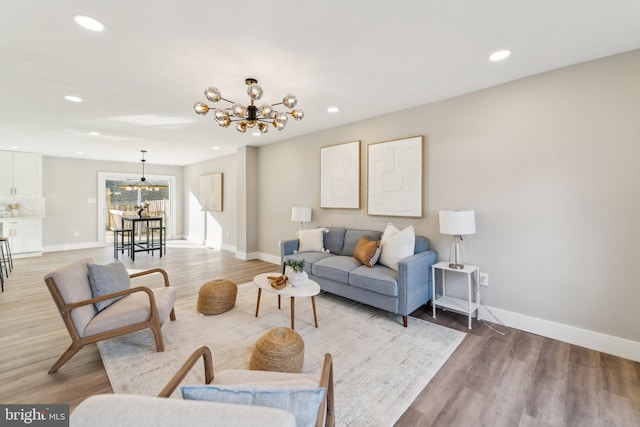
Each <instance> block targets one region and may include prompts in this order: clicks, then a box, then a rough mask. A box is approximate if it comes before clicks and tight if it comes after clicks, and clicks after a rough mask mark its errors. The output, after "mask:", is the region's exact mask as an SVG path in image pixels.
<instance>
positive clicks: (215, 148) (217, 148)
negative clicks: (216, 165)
mask: <svg viewBox="0 0 640 427" xmlns="http://www.w3.org/2000/svg"><path fill="white" fill-rule="evenodd" d="M211 149H212V150H219V149H220V147H218V146H217V145H216V146H215V147H211Z"/></svg>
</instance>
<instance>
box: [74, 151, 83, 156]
mask: <svg viewBox="0 0 640 427" xmlns="http://www.w3.org/2000/svg"><path fill="white" fill-rule="evenodd" d="M76 154H77V155H78V156H82V155H83V154H84V153H83V152H82V151H76Z"/></svg>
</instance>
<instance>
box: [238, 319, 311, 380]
mask: <svg viewBox="0 0 640 427" xmlns="http://www.w3.org/2000/svg"><path fill="white" fill-rule="evenodd" d="M302 362H304V341H302V337H301V336H300V335H298V333H297V332H296V331H294V330H293V329H291V328H286V327H284V326H280V327H277V328H271V329H269V330H268V331H267V332H265V333H264V334H263V335H262V336H261V337H260V338H258V341H256V345H255V346H254V347H253V352H252V353H251V361H250V362H249V368H250V369H253V370H259V371H278V372H296V373H297V372H300V371H301V370H302Z"/></svg>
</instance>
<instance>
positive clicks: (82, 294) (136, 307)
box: [44, 258, 176, 374]
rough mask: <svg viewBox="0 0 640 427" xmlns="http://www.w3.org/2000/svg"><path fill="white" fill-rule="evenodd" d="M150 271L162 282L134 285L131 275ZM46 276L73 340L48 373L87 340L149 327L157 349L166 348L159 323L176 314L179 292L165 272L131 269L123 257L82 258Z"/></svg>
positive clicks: (96, 340) (90, 341)
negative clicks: (102, 260)
mask: <svg viewBox="0 0 640 427" xmlns="http://www.w3.org/2000/svg"><path fill="white" fill-rule="evenodd" d="M150 274H160V275H161V276H162V278H163V282H164V286H163V287H158V288H155V287H154V288H153V289H151V288H149V287H147V286H138V287H131V279H133V278H136V277H141V276H146V275H150ZM44 280H45V283H46V284H47V287H48V288H49V291H50V292H51V296H52V297H53V300H54V302H55V303H56V306H57V307H58V310H59V312H60V315H61V316H62V320H63V321H64V324H65V326H66V327H67V330H68V331H69V335H70V336H71V340H72V342H71V345H70V346H69V348H68V349H67V350H66V351H65V352H64V353H63V354H62V356H60V358H59V359H58V360H57V361H56V362H55V363H54V364H53V366H52V367H51V369H50V370H49V373H50V374H52V373H54V372H56V371H57V370H58V368H60V367H61V366H62V365H64V364H65V363H66V362H67V361H68V360H69V359H70V358H71V357H72V356H73V355H74V354H76V353H77V352H78V351H79V350H80V349H81V348H82V347H84V346H85V345H87V344H92V343H96V342H98V341H101V340H105V339H109V338H112V337H116V336H119V335H124V334H128V333H130V332H134V331H137V330H141V329H146V328H149V329H151V331H152V332H153V335H154V338H155V342H156V350H157V351H164V342H163V340H162V332H161V330H160V328H161V325H162V324H163V323H164V322H165V321H167V319H168V318H171V320H175V319H176V316H175V311H174V309H173V305H174V303H175V301H176V291H175V288H173V287H171V286H170V285H169V277H168V275H167V273H166V271H164V270H162V269H158V268H157V269H152V270H146V271H141V272H136V273H134V274H129V273H128V272H127V270H126V268H125V267H124V265H123V264H121V263H119V262H116V263H112V264H108V265H97V264H95V261H94V259H93V258H84V259H81V260H78V261H75V262H73V263H71V264H68V265H65V266H63V267H60V268H58V269H56V270H55V271H52V272H51V273H49V274H47V275H46V276H45V278H44Z"/></svg>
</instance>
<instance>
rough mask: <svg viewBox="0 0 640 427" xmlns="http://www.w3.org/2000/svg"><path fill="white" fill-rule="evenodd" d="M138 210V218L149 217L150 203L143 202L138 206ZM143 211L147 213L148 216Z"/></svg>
mask: <svg viewBox="0 0 640 427" xmlns="http://www.w3.org/2000/svg"><path fill="white" fill-rule="evenodd" d="M136 209H138V216H139V217H140V218H143V217H147V216H149V202H143V203H141V204H139V205H136ZM143 211H146V214H145V212H143Z"/></svg>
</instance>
